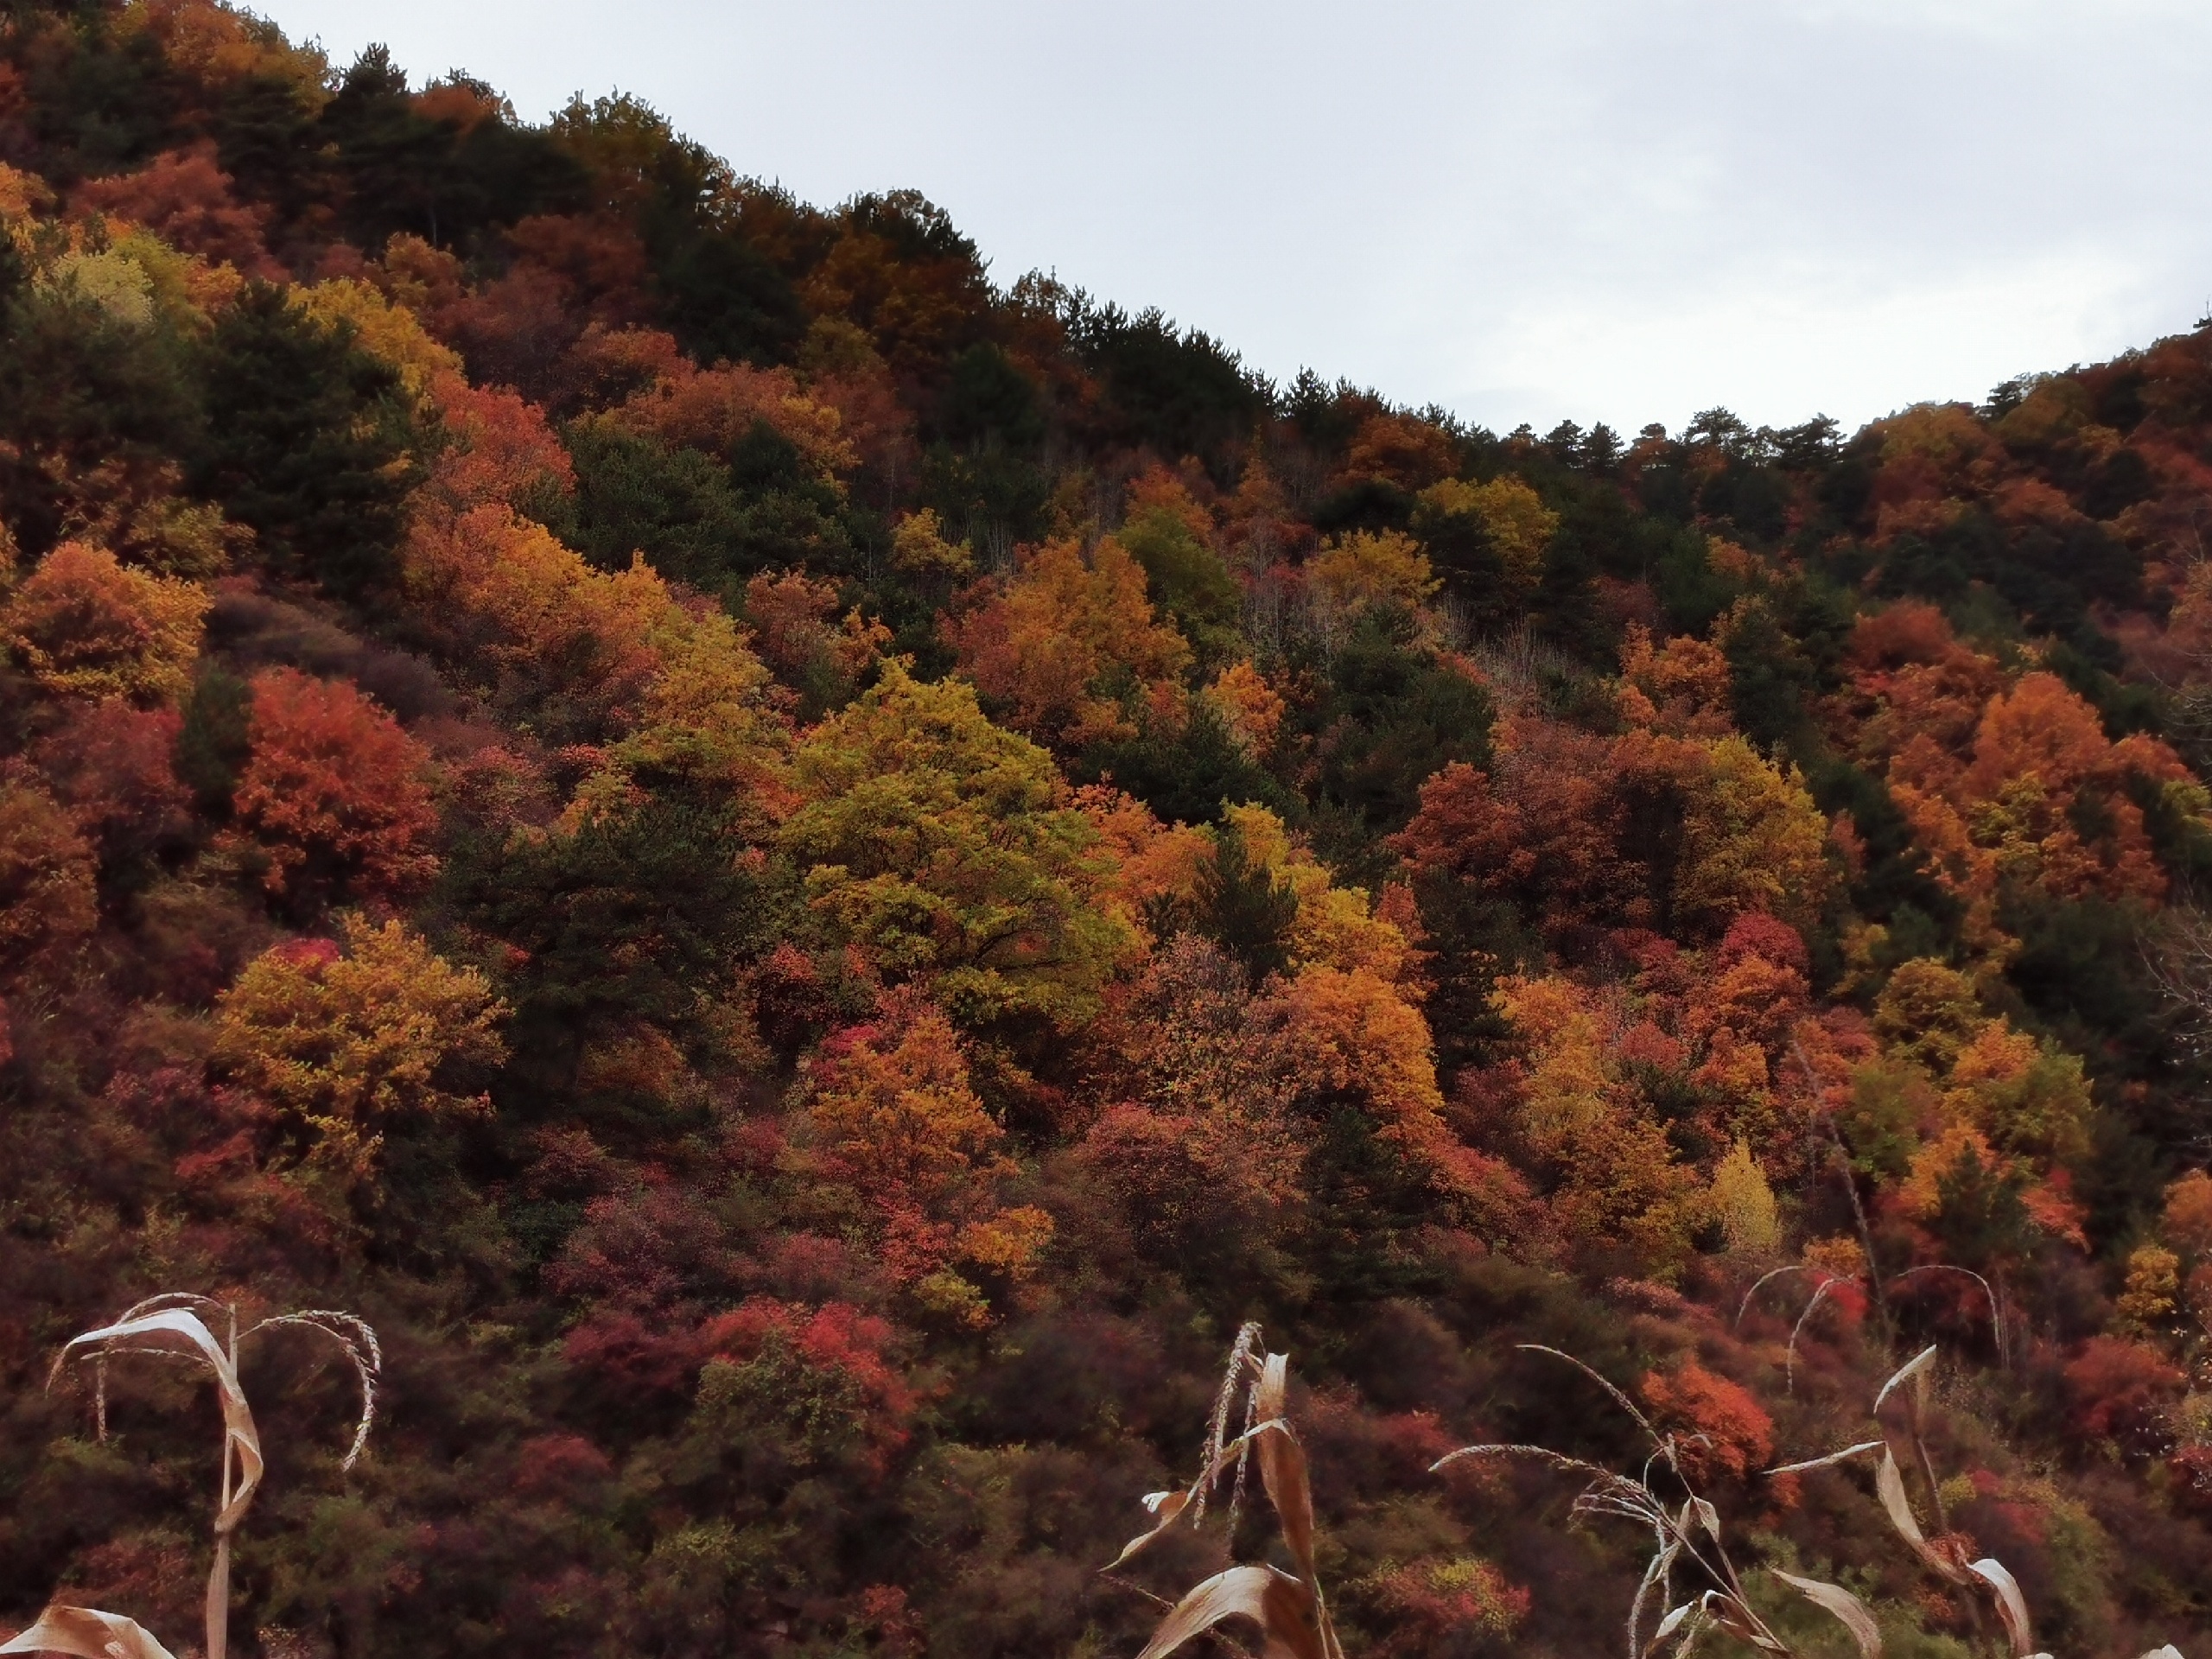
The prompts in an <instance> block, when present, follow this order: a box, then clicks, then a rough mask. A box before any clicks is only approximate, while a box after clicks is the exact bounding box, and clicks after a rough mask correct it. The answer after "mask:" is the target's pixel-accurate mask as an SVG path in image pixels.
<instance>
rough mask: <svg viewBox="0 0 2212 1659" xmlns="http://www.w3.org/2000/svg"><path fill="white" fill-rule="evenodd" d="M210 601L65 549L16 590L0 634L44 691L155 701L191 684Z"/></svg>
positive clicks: (92, 551) (82, 546) (99, 555)
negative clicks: (4, 633) (4, 635)
mask: <svg viewBox="0 0 2212 1659" xmlns="http://www.w3.org/2000/svg"><path fill="white" fill-rule="evenodd" d="M210 602H211V601H210V600H209V598H208V595H207V590H206V589H205V588H201V587H200V586H199V585H198V584H197V583H194V582H183V581H179V580H176V579H174V578H170V577H166V576H156V575H149V574H147V573H146V572H145V571H143V570H133V569H129V568H128V567H126V566H124V565H123V564H121V563H118V561H117V559H116V556H115V555H114V554H112V553H111V552H109V551H107V550H106V549H105V548H99V547H92V546H89V545H87V544H86V543H83V542H64V543H61V544H60V546H58V547H56V548H55V549H54V550H53V551H52V552H51V553H48V555H47V556H46V557H45V558H44V559H42V560H41V561H40V562H39V565H38V568H37V569H35V570H34V571H32V573H31V574H30V575H29V578H28V579H26V580H25V581H24V582H23V583H22V585H21V586H20V587H19V588H16V591H15V593H14V594H13V595H12V596H11V597H10V600H9V601H8V606H7V609H6V612H5V613H4V615H0V628H4V629H5V631H6V636H7V639H8V643H9V644H10V645H12V646H13V647H14V648H15V651H16V654H17V655H18V656H19V657H20V658H22V662H23V666H24V667H26V668H27V669H29V671H30V672H31V677H33V678H34V679H35V680H36V681H37V682H38V683H39V684H40V685H41V686H42V687H44V688H45V689H46V690H48V691H50V692H53V693H55V694H57V695H59V696H73V697H91V698H95V699H97V698H100V697H130V698H131V699H133V700H135V701H137V702H168V701H169V700H171V699H173V698H175V696H178V695H179V694H180V693H181V692H182V691H183V690H184V689H185V687H186V686H187V685H188V683H190V682H191V677H192V664H193V663H194V661H195V660H196V659H197V658H198V657H199V655H200V628H201V625H202V623H203V622H204V620H206V618H207V607H208V605H209V604H210Z"/></svg>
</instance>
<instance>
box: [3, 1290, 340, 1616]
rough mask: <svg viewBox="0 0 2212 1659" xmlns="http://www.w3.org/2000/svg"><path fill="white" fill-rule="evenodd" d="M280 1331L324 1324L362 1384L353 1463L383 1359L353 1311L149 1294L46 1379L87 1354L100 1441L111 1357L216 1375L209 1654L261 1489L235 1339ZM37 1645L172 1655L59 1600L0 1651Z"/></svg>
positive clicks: (226, 1612) (81, 1342)
mask: <svg viewBox="0 0 2212 1659" xmlns="http://www.w3.org/2000/svg"><path fill="white" fill-rule="evenodd" d="M207 1315H213V1317H214V1319H215V1320H216V1322H217V1323H219V1324H223V1325H226V1326H227V1331H226V1339H224V1340H219V1339H218V1338H217V1337H216V1335H215V1332H214V1331H213V1328H211V1326H210V1325H209V1323H208V1319H207V1317H205V1316H207ZM282 1330H302V1331H315V1332H321V1334H322V1335H323V1336H325V1337H327V1338H329V1339H330V1340H331V1341H333V1342H334V1343H336V1344H338V1346H339V1348H340V1351H342V1352H343V1353H344V1354H345V1356H346V1358H347V1359H348V1360H349V1361H350V1362H351V1363H352V1364H353V1371H354V1375H355V1376H356V1377H357V1378H358V1379H359V1383H360V1387H361V1414H360V1417H359V1421H357V1423H356V1424H355V1426H354V1429H353V1443H352V1444H351V1445H350V1446H348V1447H347V1448H346V1456H345V1459H343V1461H342V1462H341V1463H340V1467H341V1468H344V1469H351V1468H352V1467H353V1465H354V1462H355V1461H356V1460H357V1459H359V1457H360V1455H361V1449H362V1447H363V1446H365V1444H366V1443H367V1440H368V1434H369V1427H370V1425H371V1424H372V1422H373V1421H375V1418H376V1405H377V1379H378V1375H379V1373H380V1372H381V1370H382V1369H383V1365H384V1354H383V1351H382V1350H381V1349H380V1348H379V1347H378V1343H377V1334H376V1332H374V1331H372V1330H371V1329H370V1328H369V1326H368V1325H367V1324H366V1323H365V1322H364V1321H363V1320H361V1319H358V1318H356V1317H355V1316H354V1315H353V1314H351V1313H336V1312H332V1311H329V1310H327V1309H313V1310H309V1311H307V1312H303V1313H279V1314H277V1315H274V1316H272V1317H271V1318H269V1319H263V1320H261V1321H259V1322H258V1323H257V1324H254V1325H249V1326H247V1327H246V1328H245V1330H244V1331H240V1330H239V1329H238V1310H237V1308H236V1307H235V1306H229V1305H227V1304H225V1303H220V1302H217V1301H215V1300H213V1299H212V1298H209V1297H206V1296H198V1295H194V1294H189V1293H174V1292H173V1293H168V1294H162V1295H159V1296H151V1297H149V1298H147V1299H146V1300H144V1301H143V1302H140V1303H138V1304H137V1305H136V1306H133V1307H130V1308H129V1309H127V1310H125V1311H124V1314H123V1315H122V1317H121V1318H120V1319H117V1320H116V1321H115V1323H113V1324H112V1325H102V1326H100V1327H99V1329H98V1330H94V1331H87V1332H85V1333H84V1334H83V1335H81V1336H78V1337H74V1338H71V1339H70V1341H69V1343H68V1344H67V1346H65V1347H64V1348H63V1349H62V1351H61V1353H60V1357H57V1358H56V1359H55V1360H54V1373H53V1376H49V1377H48V1382H47V1386H48V1387H49V1388H51V1387H52V1386H53V1383H54V1377H58V1376H60V1373H61V1370H62V1368H63V1367H64V1366H66V1365H67V1364H68V1363H70V1362H71V1361H73V1360H75V1361H79V1362H89V1363H91V1365H92V1372H93V1395H94V1400H95V1402H96V1412H97V1421H98V1425H99V1436H100V1438H101V1439H102V1440H105V1439H106V1438H107V1368H108V1364H109V1362H110V1361H111V1360H114V1359H118V1358H122V1357H126V1356H138V1355H144V1356H148V1357H154V1358H160V1359H169V1360H181V1361H183V1362H184V1363H186V1364H188V1365H190V1366H192V1367H194V1368H195V1369H200V1370H206V1371H207V1374H208V1375H209V1376H211V1377H212V1378H213V1380H214V1383H215V1393H216V1398H217V1400H218V1402H219V1404H220V1406H221V1408H222V1413H223V1469H222V1480H221V1484H220V1488H219V1493H218V1496H217V1498H216V1508H215V1521H214V1533H215V1560H214V1565H213V1567H212V1568H211V1569H210V1571H209V1573H208V1575H207V1650H206V1659H225V1653H226V1649H227V1647H228V1645H229V1633H230V1609H231V1537H232V1534H234V1533H235V1532H236V1531H237V1530H238V1523H239V1522H242V1521H243V1520H245V1513H246V1510H247V1509H248V1508H249V1507H250V1506H251V1503H252V1502H253V1497H254V1494H255V1492H256V1491H258V1490H259V1489H260V1485H261V1477H262V1472H263V1470H264V1460H263V1458H262V1452H261V1433H260V1431H259V1430H258V1429H257V1427H255V1426H254V1421H253V1411H252V1408H251V1406H250V1405H248V1403H247V1402H246V1397H245V1389H243V1388H241V1387H240V1386H239V1383H238V1344H239V1343H240V1342H241V1341H243V1340H244V1339H245V1338H249V1337H253V1336H256V1335H258V1334H259V1333H261V1332H264V1331H282ZM35 1652H48V1653H68V1654H77V1655H80V1656H83V1659H170V1656H169V1653H168V1649H165V1648H164V1647H162V1644H161V1643H159V1642H158V1641H156V1639H155V1638H154V1637H152V1636H151V1635H149V1633H148V1632H147V1631H145V1630H143V1629H141V1628H140V1627H139V1626H138V1625H137V1624H135V1623H134V1622H132V1621H131V1620H130V1619H128V1618H123V1617H121V1616H120V1615H119V1614H116V1613H104V1612H99V1611H96V1610H94V1609H92V1608H89V1607H71V1606H66V1605H60V1604H56V1605H52V1606H49V1607H48V1608H47V1610H46V1611H44V1612H43V1613H41V1614H40V1616H39V1618H38V1622H37V1623H36V1624H33V1625H32V1626H31V1627H30V1628H29V1630H24V1631H23V1632H22V1633H21V1634H20V1635H18V1636H17V1637H15V1638H14V1640H12V1641H10V1642H9V1643H6V1644H4V1645H0V1653H35Z"/></svg>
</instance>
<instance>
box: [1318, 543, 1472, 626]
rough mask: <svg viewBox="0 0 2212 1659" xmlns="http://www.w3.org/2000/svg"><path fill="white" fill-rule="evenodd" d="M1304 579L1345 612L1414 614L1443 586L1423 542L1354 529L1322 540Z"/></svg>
mask: <svg viewBox="0 0 2212 1659" xmlns="http://www.w3.org/2000/svg"><path fill="white" fill-rule="evenodd" d="M1306 580H1307V581H1309V582H1312V583H1313V588H1314V591H1315V592H1317V593H1319V594H1322V595H1323V596H1324V597H1325V598H1326V599H1327V600H1328V601H1330V603H1332V604H1333V605H1337V606H1340V607H1343V608H1344V609H1345V610H1365V609H1371V608H1373V607H1378V606H1398V607H1402V608H1405V609H1408V610H1410V609H1413V608H1414V607H1418V606H1419V605H1421V603H1422V601H1425V600H1427V598H1428V597H1429V595H1430V594H1433V593H1434V592H1435V591H1436V589H1437V588H1438V586H1439V583H1438V582H1437V580H1436V575H1435V573H1434V572H1433V571H1432V570H1431V569H1429V563H1428V556H1427V554H1426V553H1424V552H1422V551H1421V543H1419V542H1416V541H1415V540H1414V538H1413V537H1410V536H1408V535H1407V534H1406V533H1405V532H1404V531H1399V530H1384V531H1368V530H1360V531H1353V532H1352V533H1351V535H1349V536H1345V537H1341V538H1336V539H1332V540H1330V541H1326V542H1324V543H1322V544H1321V550H1320V551H1319V553H1318V554H1316V555H1315V556H1313V560H1312V561H1311V562H1310V563H1308V564H1307V565H1306Z"/></svg>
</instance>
